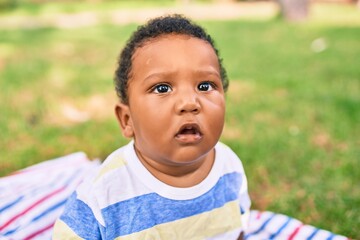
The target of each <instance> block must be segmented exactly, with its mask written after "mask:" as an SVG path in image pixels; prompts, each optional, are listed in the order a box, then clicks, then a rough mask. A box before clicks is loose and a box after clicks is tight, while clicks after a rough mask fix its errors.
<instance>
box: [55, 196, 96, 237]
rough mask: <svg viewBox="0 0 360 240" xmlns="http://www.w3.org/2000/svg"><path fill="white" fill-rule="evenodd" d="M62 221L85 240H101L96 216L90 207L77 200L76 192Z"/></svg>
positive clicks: (69, 201) (67, 205) (66, 207)
mask: <svg viewBox="0 0 360 240" xmlns="http://www.w3.org/2000/svg"><path fill="white" fill-rule="evenodd" d="M60 219H61V220H62V221H63V222H64V223H66V224H67V225H68V226H69V227H70V228H71V229H72V230H73V231H74V232H75V233H76V234H77V235H78V236H79V237H81V238H83V239H87V240H91V239H101V236H100V230H99V225H98V223H97V221H96V219H95V216H94V214H93V213H92V211H91V209H90V208H89V206H88V205H86V204H85V203H84V202H82V201H80V200H78V199H77V195H76V192H74V193H73V194H72V195H71V196H70V198H69V200H68V202H67V204H66V206H65V211H64V213H63V215H61V217H60Z"/></svg>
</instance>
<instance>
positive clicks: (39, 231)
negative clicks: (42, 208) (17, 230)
mask: <svg viewBox="0 0 360 240" xmlns="http://www.w3.org/2000/svg"><path fill="white" fill-rule="evenodd" d="M54 224H55V222H53V223H51V224H50V225H48V226H46V227H44V228H42V229H39V230H38V231H36V232H34V233H32V234H31V235H29V236H27V237H26V238H24V240H28V239H32V238H34V237H35V236H37V235H39V234H41V233H43V232H45V231H47V230H49V229H51V228H52V227H53V226H54Z"/></svg>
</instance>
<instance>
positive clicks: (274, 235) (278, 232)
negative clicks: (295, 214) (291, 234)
mask: <svg viewBox="0 0 360 240" xmlns="http://www.w3.org/2000/svg"><path fill="white" fill-rule="evenodd" d="M291 220H292V219H291V218H288V220H287V221H286V222H285V223H284V224H283V225H282V226H281V227H280V228H279V230H277V232H276V233H274V234H272V235H271V236H270V237H269V239H273V238H275V237H276V236H278V235H279V234H280V233H281V231H282V230H284V228H285V227H286V226H287V225H288V224H289V223H290V221H291Z"/></svg>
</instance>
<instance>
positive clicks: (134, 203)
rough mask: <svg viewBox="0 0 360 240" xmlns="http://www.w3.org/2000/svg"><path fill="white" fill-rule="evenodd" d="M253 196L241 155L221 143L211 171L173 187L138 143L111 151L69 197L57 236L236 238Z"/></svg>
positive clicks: (62, 237)
mask: <svg viewBox="0 0 360 240" xmlns="http://www.w3.org/2000/svg"><path fill="white" fill-rule="evenodd" d="M249 208H250V199H249V196H248V191H247V180H246V176H245V173H244V170H243V166H242V164H241V162H240V160H239V158H238V157H237V156H236V155H235V154H234V152H233V151H232V150H230V148H228V147H227V146H225V145H224V144H222V143H218V144H217V145H216V146H215V161H214V164H213V167H212V169H211V171H210V173H209V174H208V176H207V177H206V178H205V179H204V180H203V181H202V182H201V183H199V184H198V185H195V186H193V187H189V188H177V187H172V186H169V185H167V184H165V183H163V182H161V181H159V180H158V179H157V178H155V177H154V176H153V175H152V174H151V173H150V172H149V171H148V170H147V169H146V168H145V167H144V166H143V165H142V163H141V162H140V160H139V159H138V157H137V155H136V153H135V150H134V142H133V141H132V142H130V143H129V144H128V145H126V146H124V147H122V148H120V149H118V150H116V151H115V152H113V153H112V154H111V155H110V156H109V157H108V158H107V159H106V160H105V161H104V163H103V164H102V167H101V168H100V170H99V172H98V173H97V174H96V176H94V177H92V178H89V179H87V180H85V181H84V182H83V183H82V184H81V185H80V186H79V187H78V189H77V190H76V192H75V193H74V194H73V195H72V196H71V197H70V199H69V201H68V203H67V205H66V208H65V210H64V213H63V214H62V215H61V217H60V218H59V219H58V221H57V222H56V224H55V227H54V235H53V237H54V239H226V240H228V239H237V238H238V236H239V235H240V232H241V231H243V230H244V229H245V227H246V225H247V219H248V215H249Z"/></svg>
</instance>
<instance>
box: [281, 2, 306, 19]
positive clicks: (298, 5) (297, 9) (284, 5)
mask: <svg viewBox="0 0 360 240" xmlns="http://www.w3.org/2000/svg"><path fill="white" fill-rule="evenodd" d="M276 1H277V2H278V3H279V5H280V11H281V12H280V14H281V16H282V17H283V18H285V19H286V20H289V21H302V20H305V19H306V18H307V16H308V13H309V0H276Z"/></svg>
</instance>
